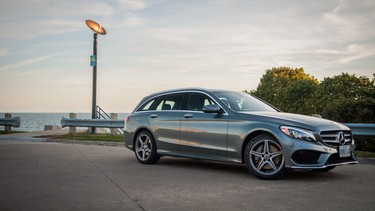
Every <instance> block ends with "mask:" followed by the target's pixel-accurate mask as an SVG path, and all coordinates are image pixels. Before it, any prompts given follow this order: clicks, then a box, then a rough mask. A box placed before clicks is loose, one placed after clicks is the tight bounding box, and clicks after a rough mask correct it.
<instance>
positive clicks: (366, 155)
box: [355, 151, 375, 158]
mask: <svg viewBox="0 0 375 211" xmlns="http://www.w3.org/2000/svg"><path fill="white" fill-rule="evenodd" d="M355 155H356V156H357V157H363V158H375V152H366V151H355Z"/></svg>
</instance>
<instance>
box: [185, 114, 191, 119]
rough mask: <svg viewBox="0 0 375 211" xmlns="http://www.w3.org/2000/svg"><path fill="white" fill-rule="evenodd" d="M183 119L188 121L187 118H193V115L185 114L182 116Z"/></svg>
mask: <svg viewBox="0 0 375 211" xmlns="http://www.w3.org/2000/svg"><path fill="white" fill-rule="evenodd" d="M184 118H186V119H188V118H193V114H185V115H184Z"/></svg>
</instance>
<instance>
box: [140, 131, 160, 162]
mask: <svg viewBox="0 0 375 211" xmlns="http://www.w3.org/2000/svg"><path fill="white" fill-rule="evenodd" d="M134 152H135V156H136V157H137V160H138V161H139V162H140V163H143V164H154V163H156V162H158V160H159V159H160V156H159V155H158V154H157V153H156V144H155V140H154V137H153V136H152V134H151V133H150V132H149V131H143V132H141V133H140V134H139V135H138V136H137V138H136V140H135V147H134Z"/></svg>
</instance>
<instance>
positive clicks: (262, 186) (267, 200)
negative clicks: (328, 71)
mask: <svg viewBox="0 0 375 211" xmlns="http://www.w3.org/2000/svg"><path fill="white" fill-rule="evenodd" d="M62 132H63V131H62ZM51 133H52V132H51ZM37 135H40V134H37ZM16 136H17V137H16ZM32 136H35V134H33V135H26V134H24V135H13V136H9V135H6V136H0V210H2V211H4V210H215V211H218V210H375V176H374V175H375V165H370V164H358V165H350V166H341V167H337V168H335V169H334V170H332V171H331V172H326V173H319V172H312V171H290V172H287V174H286V175H285V176H284V177H283V178H281V179H280V180H274V181H267V180H260V179H257V178H256V177H254V176H253V175H251V174H250V173H249V172H248V171H247V170H246V168H245V166H244V165H239V164H230V163H220V162H212V161H201V160H195V159H184V158H171V157H163V158H161V159H160V161H159V162H158V163H157V164H155V165H143V164H140V163H138V162H137V160H136V158H135V156H134V153H133V152H132V151H130V150H128V149H126V148H125V147H122V146H117V147H113V146H98V145H86V144H77V143H76V142H70V143H47V142H45V141H46V139H44V138H38V139H33V138H32Z"/></svg>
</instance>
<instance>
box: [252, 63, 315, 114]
mask: <svg viewBox="0 0 375 211" xmlns="http://www.w3.org/2000/svg"><path fill="white" fill-rule="evenodd" d="M318 84H319V82H318V80H317V79H315V78H314V77H312V76H310V75H309V74H306V73H305V72H304V70H303V68H295V69H293V68H290V67H277V68H275V67H274V68H272V69H268V70H266V73H265V74H264V75H263V76H262V78H261V80H260V83H259V84H258V87H257V89H256V90H253V91H251V92H250V93H251V94H253V95H255V96H257V97H259V98H261V99H263V100H265V101H267V102H269V103H271V104H272V105H274V106H276V107H277V108H279V109H281V110H283V111H286V112H302V113H306V114H307V112H310V111H311V110H312V109H306V108H305V107H306V106H307V107H308V106H309V105H308V104H307V101H308V99H309V98H310V96H311V94H312V93H314V92H315V89H316V88H317V86H318Z"/></svg>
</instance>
